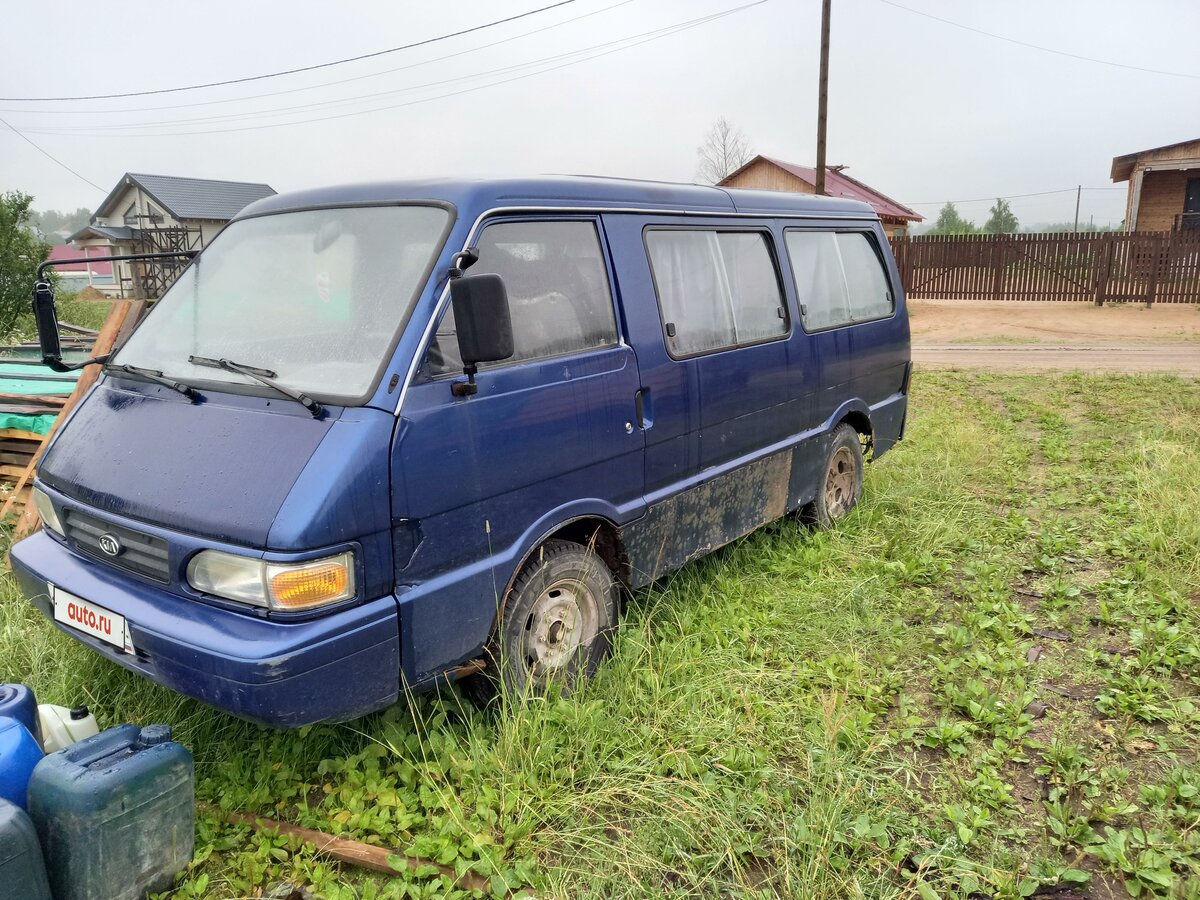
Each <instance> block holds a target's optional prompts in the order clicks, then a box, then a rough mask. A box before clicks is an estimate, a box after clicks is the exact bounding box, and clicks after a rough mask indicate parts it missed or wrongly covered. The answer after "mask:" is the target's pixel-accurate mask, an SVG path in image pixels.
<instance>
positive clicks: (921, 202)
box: [906, 185, 1125, 206]
mask: <svg viewBox="0 0 1200 900" xmlns="http://www.w3.org/2000/svg"><path fill="white" fill-rule="evenodd" d="M1077 190H1079V188H1077V187H1073V188H1063V189H1062V190H1059V191H1036V192H1035V193H1032V194H998V195H996V196H992V197H975V198H974V199H971V200H910V201H908V203H907V204H906V205H908V206H940V205H944V204H946V203H992V202H994V201H996V200H1023V199H1025V198H1026V197H1048V196H1050V195H1051V194H1073V193H1075V192H1076V191H1077ZM1084 190H1085V191H1123V190H1125V188H1123V187H1113V186H1110V185H1105V186H1104V187H1086V188H1084Z"/></svg>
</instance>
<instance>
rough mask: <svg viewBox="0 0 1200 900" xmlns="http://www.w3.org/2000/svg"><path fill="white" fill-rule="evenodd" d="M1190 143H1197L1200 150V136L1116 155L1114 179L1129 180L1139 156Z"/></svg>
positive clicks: (1199, 150)
mask: <svg viewBox="0 0 1200 900" xmlns="http://www.w3.org/2000/svg"><path fill="white" fill-rule="evenodd" d="M1188 144H1195V145H1196V149H1197V151H1198V152H1200V138H1192V139H1191V140H1190V141H1179V142H1178V143H1175V144H1164V145H1163V146H1161V147H1151V148H1150V149H1149V150H1138V151H1137V152H1136V153H1126V154H1125V155H1124V156H1114V157H1113V161H1112V180H1113V181H1127V180H1128V179H1129V176H1130V175H1132V174H1133V167H1134V166H1136V165H1137V161H1138V157H1139V156H1145V155H1146V154H1148V153H1161V152H1162V151H1163V150H1174V149H1175V148H1177V147H1186V146H1187V145H1188Z"/></svg>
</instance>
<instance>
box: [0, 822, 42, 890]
mask: <svg viewBox="0 0 1200 900" xmlns="http://www.w3.org/2000/svg"><path fill="white" fill-rule="evenodd" d="M0 898H3V900H10V898H11V900H17V898H20V900H50V882H49V881H48V880H47V879H46V866H45V864H44V863H43V862H42V848H41V847H40V846H39V845H38V838H37V832H36V831H35V830H34V828H33V822H32V821H30V818H29V815H28V814H27V813H26V812H25V810H23V809H21V808H20V807H19V806H17V805H16V804H15V803H9V802H8V801H7V800H3V799H0Z"/></svg>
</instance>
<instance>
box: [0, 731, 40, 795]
mask: <svg viewBox="0 0 1200 900" xmlns="http://www.w3.org/2000/svg"><path fill="white" fill-rule="evenodd" d="M41 759H42V748H41V745H40V744H38V742H37V740H36V739H35V738H34V736H33V735H32V734H30V733H29V729H28V728H26V727H25V726H24V725H22V724H21V723H20V722H18V721H17V720H16V719H14V718H11V717H10V716H0V797H3V798H4V799H5V800H8V801H9V802H11V803H15V804H16V805H17V806H19V807H21V809H27V808H28V807H27V805H26V800H25V789H26V787H27V786H28V785H29V776H30V773H32V772H33V768H34V766H36V765H37V764H38V763H39V762H40V761H41Z"/></svg>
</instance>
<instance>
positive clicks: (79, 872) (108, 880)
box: [29, 725, 196, 900]
mask: <svg viewBox="0 0 1200 900" xmlns="http://www.w3.org/2000/svg"><path fill="white" fill-rule="evenodd" d="M195 792H196V782H195V774H194V769H193V765H192V754H191V753H190V752H189V751H188V749H187V748H186V747H184V746H183V745H181V744H177V743H175V741H172V740H171V729H170V727H169V726H167V725H147V726H146V727H145V728H139V727H138V726H137V725H118V726H117V727H115V728H109V729H108V730H107V731H102V732H100V733H99V734H96V735H93V736H92V737H90V738H86V739H85V740H82V741H80V742H79V743H78V744H73V745H72V746H70V747H66V748H65V749H62V750H59V751H58V752H57V753H51V754H50V755H49V756H47V757H46V758H45V759H43V760H42V762H41V763H39V764H38V767H37V768H36V769H35V770H34V772H33V777H32V778H31V779H30V781H29V816H30V818H31V819H33V824H34V825H35V826H36V828H37V833H38V837H39V838H40V839H41V843H42V852H43V854H44V856H45V858H46V872H47V874H48V875H49V878H50V888H51V890H52V891H53V893H54V898H55V900H140V898H142V897H144V896H145V895H146V893H147V892H148V891H164V890H166V889H167V888H169V887H170V886H171V882H172V877H173V876H174V875H175V873H176V872H178V871H180V870H181V869H183V868H184V867H185V866H186V865H187V864H188V863H189V862H191V859H192V850H193V846H194V843H195V829H196V807H195Z"/></svg>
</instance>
